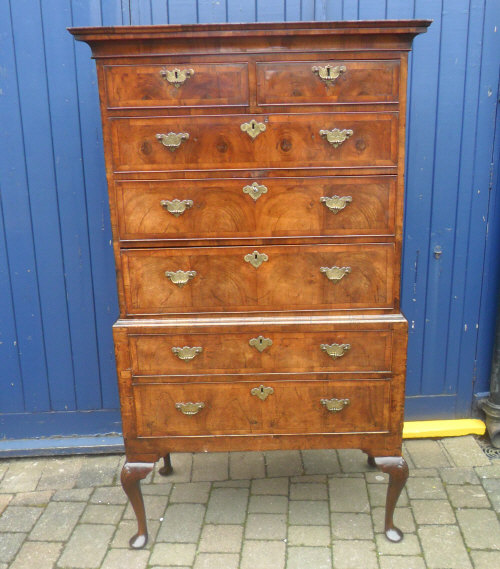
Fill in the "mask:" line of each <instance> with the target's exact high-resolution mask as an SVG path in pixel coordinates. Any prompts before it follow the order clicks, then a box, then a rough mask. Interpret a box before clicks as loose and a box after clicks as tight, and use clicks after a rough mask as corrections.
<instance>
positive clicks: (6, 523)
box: [0, 505, 43, 533]
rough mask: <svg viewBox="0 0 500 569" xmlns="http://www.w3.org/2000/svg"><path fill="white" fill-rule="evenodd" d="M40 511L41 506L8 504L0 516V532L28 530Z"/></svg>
mask: <svg viewBox="0 0 500 569" xmlns="http://www.w3.org/2000/svg"><path fill="white" fill-rule="evenodd" d="M42 511H43V509H42V508H35V507H28V506H12V505H11V506H8V507H7V508H6V509H5V511H4V513H3V514H2V516H1V517H0V533H1V532H16V531H20V532H27V531H30V530H31V528H32V527H33V526H34V525H35V522H36V521H37V520H38V518H39V517H40V516H41V514H42Z"/></svg>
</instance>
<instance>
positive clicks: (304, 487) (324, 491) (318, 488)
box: [290, 483, 328, 500]
mask: <svg viewBox="0 0 500 569" xmlns="http://www.w3.org/2000/svg"><path fill="white" fill-rule="evenodd" d="M290 500H328V487H327V485H326V483H325V484H292V485H291V486H290Z"/></svg>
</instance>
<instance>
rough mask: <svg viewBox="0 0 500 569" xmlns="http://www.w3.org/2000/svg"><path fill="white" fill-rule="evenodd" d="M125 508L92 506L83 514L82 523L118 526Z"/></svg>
mask: <svg viewBox="0 0 500 569" xmlns="http://www.w3.org/2000/svg"><path fill="white" fill-rule="evenodd" d="M124 509H125V506H123V505H122V506H117V505H109V506H108V505H107V504H106V505H104V504H103V505H99V504H91V505H90V506H87V507H86V508H85V510H84V512H83V516H82V519H81V522H82V523H84V524H115V525H116V524H117V523H118V522H119V521H120V519H121V517H122V514H123V510H124Z"/></svg>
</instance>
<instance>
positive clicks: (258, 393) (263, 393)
mask: <svg viewBox="0 0 500 569" xmlns="http://www.w3.org/2000/svg"><path fill="white" fill-rule="evenodd" d="M250 393H251V394H252V395H255V397H258V398H259V399H260V400H261V401H265V400H266V399H267V398H268V397H269V395H272V394H273V393H274V389H273V388H272V387H265V386H264V385H259V387H254V388H253V389H252V390H251V391H250Z"/></svg>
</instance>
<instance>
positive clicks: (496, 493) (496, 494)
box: [483, 478, 500, 513]
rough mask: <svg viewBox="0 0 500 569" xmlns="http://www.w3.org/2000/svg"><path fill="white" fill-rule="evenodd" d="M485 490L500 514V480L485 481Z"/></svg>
mask: <svg viewBox="0 0 500 569" xmlns="http://www.w3.org/2000/svg"><path fill="white" fill-rule="evenodd" d="M483 488H484V489H485V490H486V494H487V495H488V498H489V499H490V501H491V503H492V504H493V507H494V508H495V511H496V512H497V513H500V478H490V479H486V480H483Z"/></svg>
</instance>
